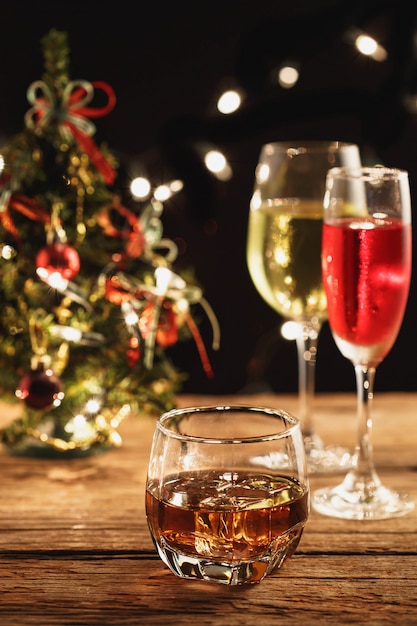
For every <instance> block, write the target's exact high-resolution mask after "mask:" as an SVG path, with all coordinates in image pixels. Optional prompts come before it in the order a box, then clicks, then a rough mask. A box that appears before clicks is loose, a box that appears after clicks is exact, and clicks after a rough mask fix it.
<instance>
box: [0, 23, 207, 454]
mask: <svg viewBox="0 0 417 626" xmlns="http://www.w3.org/2000/svg"><path fill="white" fill-rule="evenodd" d="M42 48H43V53H44V74H43V76H42V80H38V81H35V82H34V83H32V84H31V85H30V86H29V88H28V92H27V98H28V101H29V103H30V108H29V110H28V111H27V113H26V115H25V118H24V129H23V131H22V132H21V133H19V134H18V135H16V136H14V137H12V139H11V140H10V141H9V142H8V144H7V145H6V146H5V147H4V149H3V150H2V155H1V159H2V163H1V167H2V171H1V178H0V194H1V195H0V298H1V302H2V307H1V312H0V334H1V337H2V340H1V342H0V371H1V378H0V396H1V397H2V398H3V399H5V400H8V401H11V400H12V399H14V400H15V401H19V402H20V403H21V404H22V415H21V416H20V417H19V418H18V419H15V420H14V421H13V422H12V423H11V424H8V425H7V427H5V428H3V429H2V430H1V431H0V440H1V441H2V442H3V444H5V445H6V446H9V447H10V449H16V450H19V446H20V445H22V446H23V445H25V446H26V443H27V439H28V437H29V438H31V440H34V442H35V447H36V446H39V445H41V444H42V446H47V447H49V448H50V449H51V450H54V451H55V450H57V451H63V452H71V451H72V452H74V451H85V450H91V449H93V448H94V447H97V448H103V447H106V446H111V445H115V444H117V443H118V441H119V435H118V432H117V427H118V425H119V423H120V421H121V420H122V419H124V417H125V416H126V415H128V414H129V413H130V412H131V411H142V412H143V411H146V412H147V413H150V414H157V413H160V412H161V411H163V410H166V409H169V408H172V407H173V406H175V395H176V393H177V392H178V391H179V390H180V388H181V381H182V380H183V376H184V375H183V373H180V372H178V371H177V370H176V368H175V366H174V365H173V364H172V363H171V361H170V359H169V358H168V357H167V355H166V348H167V347H168V346H171V345H173V344H175V343H176V342H178V341H182V340H184V339H188V338H190V337H193V338H194V339H195V341H196V344H197V347H198V349H199V351H200V355H201V358H202V363H203V366H204V368H205V370H206V372H207V374H208V375H209V376H211V375H212V372H211V368H210V364H209V361H208V357H207V354H206V351H205V347H204V344H203V342H202V340H201V337H200V335H199V332H198V329H197V325H196V323H195V322H194V319H193V317H192V316H191V312H190V310H191V308H192V305H196V304H198V305H200V306H202V307H203V309H204V310H205V312H206V313H207V314H208V315H209V318H210V319H211V321H212V323H213V329H214V331H215V335H216V329H215V323H216V322H215V318H214V316H213V313H212V311H211V309H210V307H209V305H208V303H207V302H206V301H205V299H204V298H203V296H202V292H201V289H200V288H199V287H198V286H195V285H190V284H188V282H187V281H185V280H184V278H183V277H182V276H180V275H178V274H176V273H175V272H174V271H173V269H172V265H173V262H174V261H175V259H176V246H175V244H174V243H173V242H172V241H171V240H168V239H165V238H163V237H162V224H161V219H160V218H161V215H162V211H163V205H162V204H161V202H159V201H158V200H156V199H155V198H151V199H150V200H149V201H148V202H147V203H146V204H145V205H143V203H142V204H141V206H140V208H139V209H138V207H137V203H134V202H133V205H134V206H133V207H132V206H131V205H130V204H129V202H130V200H129V199H127V200H126V199H125V198H124V197H123V196H124V192H123V189H121V188H119V187H118V171H119V163H118V161H117V158H116V157H115V155H114V154H113V153H112V152H111V151H110V150H109V148H108V147H107V145H106V144H104V143H103V144H101V145H97V144H96V143H95V141H94V139H93V136H94V134H95V130H96V129H95V126H94V124H93V122H92V121H91V120H92V119H93V118H98V117H100V116H103V115H107V114H108V113H110V111H111V110H112V109H113V107H114V105H115V101H116V99H115V94H114V93H113V90H112V88H111V87H110V85H108V84H107V83H104V82H92V83H90V82H88V81H85V80H71V79H70V77H69V62H70V61H69V46H68V40H67V35H66V33H65V32H61V31H57V30H55V29H52V30H51V31H50V32H49V33H48V34H47V35H46V36H45V37H44V38H43V39H42ZM97 96H101V97H104V98H105V104H104V105H102V106H100V107H95V106H93V101H94V100H95V99H96V97H97ZM131 204H132V203H131ZM213 342H214V343H213V346H214V347H216V345H215V344H217V339H214V340H213Z"/></svg>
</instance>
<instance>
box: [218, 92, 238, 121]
mask: <svg viewBox="0 0 417 626" xmlns="http://www.w3.org/2000/svg"><path fill="white" fill-rule="evenodd" d="M241 104H242V96H241V94H240V92H239V91H237V90H236V89H229V90H228V91H225V92H224V93H222V95H221V96H220V98H219V99H218V101H217V109H218V110H219V111H220V113H223V114H224V115H229V114H230V113H234V112H235V111H237V110H238V109H239V108H240V105H241Z"/></svg>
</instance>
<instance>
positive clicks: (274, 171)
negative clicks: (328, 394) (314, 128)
mask: <svg viewBox="0 0 417 626" xmlns="http://www.w3.org/2000/svg"><path fill="white" fill-rule="evenodd" d="M347 165H350V166H354V167H357V166H360V165H361V162H360V154H359V148H358V146H356V145H355V144H351V143H344V142H339V141H308V142H302V143H294V142H275V143H269V144H266V145H264V146H263V147H262V149H261V153H260V157H259V160H258V165H257V168H256V176H255V186H254V191H253V196H252V199H251V203H250V211H249V222H248V238H247V264H248V268H249V273H250V275H251V278H252V281H253V283H254V285H255V287H256V289H257V290H258V292H259V293H260V295H261V296H262V297H263V298H264V300H265V301H266V302H267V304H269V305H270V306H271V307H272V308H273V309H274V310H275V311H276V312H277V313H279V314H280V315H281V316H282V317H283V318H284V319H289V320H293V321H295V322H297V323H298V324H299V333H298V336H297V339H296V344H297V354H298V393H299V415H298V417H299V418H300V422H301V426H302V432H303V437H304V444H305V448H306V455H307V466H308V469H309V472H310V473H320V472H333V471H344V470H346V468H347V467H349V466H350V461H351V454H350V453H349V451H348V450H346V449H345V448H343V447H341V446H330V445H325V444H324V443H323V440H322V439H321V437H320V436H319V435H318V434H317V433H316V431H315V427H314V424H313V404H314V394H315V369H316V356H317V344H318V337H319V332H320V330H321V327H322V325H323V323H324V322H325V320H326V319H327V303H326V296H325V293H324V290H323V285H322V277H321V263H320V253H321V232H322V223H323V196H324V189H325V182H326V174H327V171H328V170H329V169H330V168H331V167H333V166H347Z"/></svg>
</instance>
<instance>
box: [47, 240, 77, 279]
mask: <svg viewBox="0 0 417 626" xmlns="http://www.w3.org/2000/svg"><path fill="white" fill-rule="evenodd" d="M80 266H81V264H80V257H79V254H78V252H77V250H76V249H75V248H73V247H72V246H70V245H68V244H67V243H62V242H60V241H58V242H55V243H51V244H49V245H47V246H45V247H44V248H42V249H41V250H40V251H39V252H38V255H37V257H36V268H37V269H38V270H41V272H40V273H39V274H40V276H41V278H43V276H42V272H43V273H44V274H45V275H47V276H49V275H50V274H53V273H55V272H57V273H58V274H60V275H61V276H62V278H66V279H67V280H71V279H72V278H74V276H76V275H77V274H78V272H79V271H80Z"/></svg>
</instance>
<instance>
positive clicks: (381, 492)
mask: <svg viewBox="0 0 417 626" xmlns="http://www.w3.org/2000/svg"><path fill="white" fill-rule="evenodd" d="M311 506H312V508H313V509H314V510H315V511H317V512H318V513H321V514H322V515H327V516H330V517H338V518H341V519H349V520H382V519H389V518H392V517H401V516H402V515H406V514H407V513H409V511H411V510H412V509H413V508H414V500H413V499H412V498H411V497H410V496H409V495H408V494H407V493H397V492H395V491H392V490H391V489H388V488H387V487H382V486H380V487H378V488H377V489H376V491H374V492H373V493H372V495H369V494H368V495H364V492H363V490H361V491H348V490H346V488H345V486H344V483H342V484H341V485H338V486H337V487H334V488H324V489H318V490H317V491H315V492H313V494H312V497H311Z"/></svg>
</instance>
